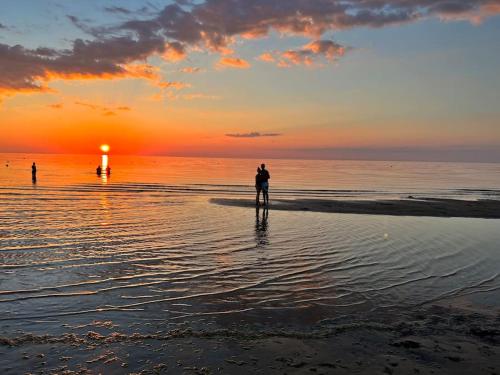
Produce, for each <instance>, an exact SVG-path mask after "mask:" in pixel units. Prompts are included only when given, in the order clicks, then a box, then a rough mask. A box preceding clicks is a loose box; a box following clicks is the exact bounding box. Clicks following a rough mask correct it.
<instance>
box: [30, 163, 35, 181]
mask: <svg viewBox="0 0 500 375" xmlns="http://www.w3.org/2000/svg"><path fill="white" fill-rule="evenodd" d="M31 179H32V180H33V182H36V164H35V162H33V164H32V165H31Z"/></svg>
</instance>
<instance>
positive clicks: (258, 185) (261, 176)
mask: <svg viewBox="0 0 500 375" xmlns="http://www.w3.org/2000/svg"><path fill="white" fill-rule="evenodd" d="M270 178H271V175H270V174H269V171H268V170H267V169H266V165H265V164H261V165H260V168H257V175H256V176H255V189H256V190H257V197H256V199H255V204H256V205H257V206H258V205H259V204H260V192H262V198H263V199H264V205H265V206H267V205H268V204H269V179H270Z"/></svg>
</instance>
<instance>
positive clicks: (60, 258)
mask: <svg viewBox="0 0 500 375" xmlns="http://www.w3.org/2000/svg"><path fill="white" fill-rule="evenodd" d="M1 160H2V164H1V166H0V335H7V336H9V335H15V334H16V332H19V331H20V330H21V331H24V332H26V331H29V332H37V333H47V332H51V333H62V332H65V330H68V327H76V326H77V325H80V326H84V325H85V324H86V323H89V322H93V321H104V320H106V321H112V322H114V323H116V324H118V325H120V326H122V327H131V326H132V325H133V326H134V327H135V328H134V329H135V330H136V331H141V330H146V331H147V330H148V329H149V328H148V327H151V324H153V323H155V322H165V323H167V324H172V325H176V324H186V323H189V324H193V325H197V326H202V327H222V328H224V327H226V326H228V325H229V324H235V323H237V324H241V323H242V322H243V323H248V324H266V325H271V326H273V325H283V324H288V325H296V326H308V325H314V324H316V323H318V322H320V321H324V320H325V319H337V318H339V319H340V318H342V319H348V318H349V317H350V316H354V315H359V314H363V315H365V316H369V315H370V314H374V313H377V312H380V311H384V310H387V311H397V310H398V309H408V308H411V307H415V306H420V305H423V304H426V303H430V302H434V301H446V300H447V299H450V298H470V299H472V300H473V299H474V298H476V300H480V301H481V303H484V304H486V305H490V306H496V307H498V300H499V299H498V291H499V289H500V275H499V272H500V268H499V267H498V265H499V264H500V251H499V250H500V249H499V244H500V221H499V220H485V219H461V218H453V219H445V218H429V217H418V218H416V217H390V216H365V215H350V214H328V213H314V212H287V211H273V210H272V209H271V210H269V211H267V210H263V209H255V210H254V209H248V208H242V207H228V206H218V205H215V204H211V203H210V198H215V197H226V196H231V197H234V196H238V197H242V198H245V197H246V198H249V199H253V193H254V191H253V187H252V185H253V179H254V175H255V172H254V171H255V169H256V167H257V165H258V164H259V162H260V161H256V160H233V159H202V158H168V157H125V156H113V155H111V156H110V158H109V160H108V162H109V164H110V166H111V168H112V173H111V176H109V177H106V176H103V177H97V176H96V175H95V168H96V166H97V164H99V163H101V162H102V160H101V156H99V155H97V156H88V155H85V156H81V155H80V156H78V155H76V156H74V155H21V154H4V155H1ZM33 161H36V162H37V165H38V176H37V181H36V183H34V182H32V180H31V170H30V167H31V163H32V162H33ZM267 164H268V167H269V170H270V172H271V199H273V198H275V199H278V198H284V197H286V198H303V197H320V198H337V199H353V198H355V199H374V198H397V197H405V196H407V195H409V194H412V195H417V196H436V197H454V198H459V199H484V198H486V199H499V198H500V165H499V164H453V163H409V162H357V161H356V162H354V161H296V160H269V161H268V163H267Z"/></svg>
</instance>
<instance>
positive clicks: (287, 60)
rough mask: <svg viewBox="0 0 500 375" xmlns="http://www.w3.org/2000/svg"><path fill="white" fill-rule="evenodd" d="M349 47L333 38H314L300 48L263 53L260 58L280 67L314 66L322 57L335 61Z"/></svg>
mask: <svg viewBox="0 0 500 375" xmlns="http://www.w3.org/2000/svg"><path fill="white" fill-rule="evenodd" d="M348 49H349V48H346V47H345V46H343V45H341V44H339V43H336V42H334V41H333V40H314V41H312V42H310V43H308V44H306V45H305V46H303V47H302V48H299V49H290V50H286V51H275V52H266V53H263V54H262V55H260V56H259V60H261V61H264V62H268V63H275V64H276V65H277V66H279V67H290V66H292V65H307V66H312V65H315V64H317V63H318V62H320V61H321V60H322V59H323V60H326V61H334V60H336V59H338V58H339V57H341V56H343V55H344V54H345V53H346V51H347V50H348Z"/></svg>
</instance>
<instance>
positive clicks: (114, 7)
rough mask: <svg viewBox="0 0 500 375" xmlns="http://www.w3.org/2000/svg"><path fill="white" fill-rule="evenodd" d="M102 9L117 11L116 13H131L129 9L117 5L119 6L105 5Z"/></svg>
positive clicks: (109, 11) (111, 11)
mask: <svg viewBox="0 0 500 375" xmlns="http://www.w3.org/2000/svg"><path fill="white" fill-rule="evenodd" d="M104 10H105V11H106V12H108V13H118V14H126V15H129V14H132V11H131V10H129V9H127V8H123V7H119V6H111V7H105V8H104Z"/></svg>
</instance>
